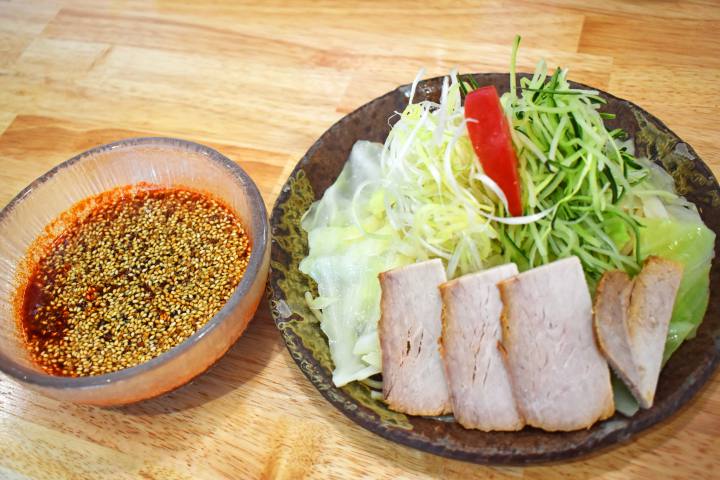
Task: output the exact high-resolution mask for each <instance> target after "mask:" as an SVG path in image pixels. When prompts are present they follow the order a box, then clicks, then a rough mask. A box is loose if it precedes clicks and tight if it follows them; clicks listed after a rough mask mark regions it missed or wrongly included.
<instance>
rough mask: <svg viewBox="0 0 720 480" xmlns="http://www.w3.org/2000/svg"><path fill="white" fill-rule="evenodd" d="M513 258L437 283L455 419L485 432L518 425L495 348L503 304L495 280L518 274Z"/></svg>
mask: <svg viewBox="0 0 720 480" xmlns="http://www.w3.org/2000/svg"><path fill="white" fill-rule="evenodd" d="M517 273H518V269H517V266H516V265H515V264H514V263H510V264H507V265H503V266H500V267H496V268H492V269H490V270H485V271H483V272H479V273H473V274H470V275H465V276H463V277H460V278H458V279H455V280H451V281H449V282H447V283H444V284H442V285H441V286H440V295H441V297H442V301H443V330H442V350H441V352H442V356H443V362H444V364H445V373H446V376H447V379H448V385H449V387H450V398H451V400H452V409H453V415H455V419H456V420H457V421H458V423H460V425H462V426H463V427H466V428H477V429H480V430H483V431H486V432H488V431H491V430H520V429H521V428H523V426H524V424H525V422H524V421H523V419H522V417H521V416H520V414H519V413H518V410H517V407H516V405H515V399H514V398H513V392H512V387H511V385H510V379H509V377H508V373H507V369H506V368H505V363H504V360H503V358H502V353H501V352H500V350H499V348H498V342H499V341H500V340H501V337H502V331H501V328H500V313H501V312H502V308H503V304H502V300H501V299H500V292H499V291H498V289H497V286H496V284H497V282H499V281H501V280H505V279H507V278H510V277H512V276H514V275H517Z"/></svg>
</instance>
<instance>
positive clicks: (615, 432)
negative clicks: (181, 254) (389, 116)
mask: <svg viewBox="0 0 720 480" xmlns="http://www.w3.org/2000/svg"><path fill="white" fill-rule="evenodd" d="M467 75H472V76H474V77H475V78H476V79H478V80H479V79H484V78H487V77H493V76H499V77H502V76H509V73H507V72H468V73H467ZM446 76H447V75H439V76H435V77H429V78H425V79H423V80H421V81H420V82H419V83H418V84H417V89H418V90H420V89H422V88H430V87H429V86H430V85H433V84H438V83H440V82H441V81H442V79H443V78H444V77H446ZM530 76H532V73H527V72H517V78H518V79H519V78H522V77H530ZM570 83H571V85H573V86H574V87H577V88H586V89H593V90H598V91H599V92H600V94H601V96H603V97H605V98H607V99H608V100H614V101H617V102H618V103H619V104H621V105H623V106H625V107H629V108H632V109H636V110H637V111H638V112H640V113H641V114H642V115H644V116H645V118H646V119H647V120H648V121H649V122H650V123H652V124H653V125H654V126H655V127H656V128H658V130H660V131H661V132H662V133H664V134H666V135H669V136H671V137H673V138H675V139H677V140H678V142H679V143H683V144H684V145H685V146H686V147H687V150H688V152H689V154H690V155H691V156H692V157H693V158H697V159H698V160H699V161H700V162H701V163H702V164H703V165H705V166H706V168H707V172H708V174H709V178H710V179H711V181H713V182H715V184H716V185H717V184H718V181H717V178H716V177H715V175H714V173H713V172H712V170H711V169H710V167H709V165H708V164H707V163H705V162H704V161H703V160H702V158H701V157H700V156H699V155H698V154H697V152H696V151H695V150H694V148H693V147H692V145H690V144H689V143H687V142H685V140H683V139H682V138H681V137H679V136H678V135H677V134H676V133H675V132H674V131H673V130H671V129H670V128H669V127H668V126H667V125H666V124H665V123H664V122H663V121H662V120H660V119H659V118H657V117H656V116H655V115H653V114H652V113H650V112H648V111H647V110H646V109H644V108H643V107H641V106H640V105H638V104H636V103H634V102H631V101H629V100H626V99H624V98H621V97H618V96H616V95H613V94H611V93H609V92H607V91H606V90H603V89H599V88H596V87H592V86H588V85H586V84H584V83H581V82H575V81H571V82H570ZM411 86H412V84H403V85H398V86H396V87H395V88H393V89H392V90H390V91H387V92H385V93H384V94H381V95H378V96H377V97H375V98H373V99H371V100H369V101H367V102H365V103H364V104H362V105H360V106H358V107H357V108H355V109H354V110H353V111H351V112H349V113H347V114H345V115H343V116H342V117H341V118H339V119H338V120H337V121H336V122H334V123H333V124H332V125H331V126H330V127H328V128H327V130H325V131H324V132H323V133H322V134H321V135H320V136H319V137H318V138H317V139H316V140H315V142H314V143H313V144H312V145H311V146H310V148H309V149H308V150H307V152H306V153H305V154H304V155H303V156H302V158H301V159H300V160H299V161H298V162H297V163H296V165H295V166H294V167H293V169H292V170H291V171H290V173H289V174H288V177H287V178H286V179H285V181H284V184H283V187H281V190H280V194H279V195H278V197H277V198H276V199H275V203H274V205H273V208H272V211H271V228H274V225H275V222H276V218H277V217H278V216H280V215H282V212H281V210H282V209H283V205H284V203H285V201H286V200H287V197H288V196H289V195H290V189H288V188H287V185H288V184H289V182H290V181H291V180H292V179H294V178H295V177H296V176H297V174H298V172H299V171H302V170H303V169H304V167H305V166H306V164H307V163H309V161H310V159H311V158H312V156H313V155H315V152H316V150H318V149H319V148H321V144H322V142H323V141H324V139H325V138H326V137H327V136H329V135H330V134H332V133H334V132H336V131H337V130H341V129H343V128H344V127H345V124H346V123H348V122H350V121H352V120H353V119H354V118H355V117H356V116H357V115H360V114H362V112H363V111H364V110H365V109H366V108H368V107H369V106H371V105H372V104H374V103H375V102H378V101H381V100H382V99H386V98H387V97H393V96H396V95H398V94H399V95H402V96H403V97H404V98H406V99H407V98H408V97H409V92H410V90H411ZM718 240H720V235H719V236H718V239H717V240H716V242H717V241H718ZM275 243H276V242H275V239H273V244H275ZM271 255H272V252H271ZM277 276H278V273H277V272H276V269H275V268H273V266H272V261H271V264H270V272H269V277H268V291H269V295H268V296H269V298H270V301H271V302H272V301H276V300H277V299H279V298H282V296H283V293H282V292H281V291H280V290H279V288H277V287H276V283H275V281H274V279H275V278H276V277H277ZM271 307H272V305H271ZM270 313H271V315H272V317H273V321H274V323H275V325H276V327H277V328H278V330H279V331H280V334H281V338H282V339H283V342H284V343H285V346H286V348H287V349H288V351H289V352H290V356H291V357H292V358H293V360H294V361H295V363H296V365H297V366H298V368H299V369H300V371H302V372H303V374H304V375H305V377H306V378H307V379H308V380H309V381H310V383H311V384H312V385H313V386H314V387H315V388H316V389H317V390H318V391H319V392H320V394H321V395H322V396H323V397H324V398H325V399H326V400H327V401H328V402H329V403H330V404H331V405H332V406H333V407H335V408H336V409H337V410H339V411H340V412H341V413H342V414H343V415H345V416H346V417H347V418H349V419H350V420H352V421H353V422H354V423H356V424H357V425H359V426H360V427H362V428H364V429H366V430H368V431H370V432H372V433H374V434H376V435H378V436H380V437H382V438H384V439H386V440H388V441H390V442H393V443H395V444H399V445H404V446H407V447H410V448H413V449H416V450H419V451H422V452H425V453H431V454H434V455H438V456H441V457H445V458H451V459H455V460H460V461H465V462H470V463H475V464H481V465H509V466H528V465H542V464H545V465H547V464H553V463H556V462H561V461H574V460H578V459H583V458H586V457H588V456H590V455H593V454H596V453H602V452H604V451H606V450H607V449H609V448H612V447H614V446H618V445H622V444H624V443H626V442H627V441H629V440H630V439H633V438H635V436H637V435H639V434H640V433H641V432H645V431H646V430H648V429H649V428H651V427H653V426H655V425H658V424H661V423H662V422H663V421H665V420H666V419H667V418H668V417H670V416H672V415H673V414H675V413H676V412H677V411H678V410H679V409H681V408H682V407H683V406H684V405H685V404H686V403H688V402H689V401H690V400H692V399H693V398H694V397H696V395H697V394H698V392H699V391H700V390H701V389H702V388H703V387H704V386H705V385H706V384H707V383H708V380H709V378H710V376H711V375H712V374H713V373H714V372H715V370H716V369H717V367H718V365H720V343H719V344H716V348H715V350H714V351H713V352H711V353H708V354H707V355H706V359H707V362H706V363H705V364H703V365H701V366H699V367H698V368H697V369H696V370H695V371H694V372H693V375H692V378H691V379H689V380H688V381H690V380H691V383H690V385H688V386H686V387H685V388H684V389H679V390H677V391H675V392H673V393H672V395H671V396H670V397H669V399H668V401H667V402H666V403H665V404H663V405H662V406H654V407H653V408H654V409H655V412H656V416H655V417H652V418H645V419H643V420H642V421H638V422H636V423H634V424H632V425H629V426H625V427H623V428H620V429H612V430H609V431H608V432H607V433H606V434H605V435H604V436H603V437H601V438H599V439H591V440H589V441H588V442H586V443H583V444H576V445H573V446H569V447H567V446H566V447H561V448H558V449H556V450H551V451H547V452H543V453H522V454H517V453H508V452H489V451H476V452H469V451H465V450H463V449H462V448H458V447H454V446H445V447H439V446H437V445H435V444H433V443H432V441H428V440H427V439H425V438H421V437H416V436H412V435H407V436H404V435H398V433H397V432H398V430H399V429H395V428H392V427H388V426H386V425H385V424H383V422H381V421H377V420H375V419H374V418H373V419H370V418H369V417H366V416H363V415H362V414H361V413H360V409H357V408H355V409H351V408H347V407H346V406H345V404H344V403H343V399H344V398H350V399H352V402H353V403H355V404H356V405H357V401H356V400H355V399H354V398H353V397H351V396H350V395H349V394H347V393H345V391H344V389H343V388H342V387H336V386H335V385H334V384H332V381H331V380H330V384H329V386H328V385H324V384H322V382H321V381H320V380H318V377H317V376H316V374H323V370H324V367H323V366H321V365H320V363H319V362H317V359H316V358H315V356H314V354H313V352H312V351H311V350H310V349H309V348H308V347H306V346H305V344H304V343H303V339H302V338H301V337H300V336H299V335H298V334H297V333H296V332H294V331H292V330H291V329H286V328H283V327H282V325H283V324H285V323H286V322H289V321H291V320H293V319H295V318H297V317H298V314H297V313H294V312H293V314H291V315H290V316H286V315H284V314H282V313H280V312H279V311H277V310H276V309H274V308H271V309H270ZM705 315H707V311H706V313H705ZM688 340H689V339H688ZM293 347H296V348H297V349H298V352H299V353H298V352H295V353H294V352H293V350H292V348H293ZM313 362H314V363H313ZM326 376H327V375H326ZM608 421H611V419H607V420H605V421H604V422H608ZM601 424H602V422H597V423H596V424H595V425H593V428H594V427H597V425H601ZM477 432H480V431H479V430H478V431H477ZM513 433H516V432H513Z"/></svg>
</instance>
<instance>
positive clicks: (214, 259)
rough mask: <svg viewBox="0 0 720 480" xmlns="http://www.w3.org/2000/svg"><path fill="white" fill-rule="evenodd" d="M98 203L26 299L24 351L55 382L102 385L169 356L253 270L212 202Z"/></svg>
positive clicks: (50, 258) (226, 215)
mask: <svg viewBox="0 0 720 480" xmlns="http://www.w3.org/2000/svg"><path fill="white" fill-rule="evenodd" d="M102 197H103V199H104V200H103V202H100V203H98V205H97V206H96V207H95V208H94V209H93V210H92V211H91V212H90V213H89V214H88V215H87V217H86V218H84V219H83V220H82V221H78V222H76V223H75V224H73V225H71V226H70V227H69V228H68V229H67V230H66V231H64V232H63V233H62V234H61V236H60V237H59V238H58V239H57V240H56V241H55V242H54V243H53V246H52V248H51V249H50V250H49V251H48V252H47V254H46V255H45V256H44V257H43V258H41V259H40V261H39V262H38V263H37V265H36V268H35V271H34V273H33V275H32V276H31V277H30V279H29V281H28V285H31V284H32V285H33V289H30V288H26V289H25V292H26V294H25V302H24V309H23V311H24V317H23V319H22V323H23V330H24V333H25V338H26V341H27V344H28V349H29V351H30V353H31V355H32V356H33V358H34V360H35V361H36V362H37V363H38V364H39V365H40V366H41V367H42V368H43V369H45V370H46V371H48V372H49V373H52V374H54V375H62V376H87V375H101V374H104V373H110V372H113V371H117V370H121V369H123V368H128V367H132V366H135V365H138V364H140V363H142V362H145V361H147V360H149V359H151V358H154V357H156V356H158V355H160V354H161V353H163V352H166V351H168V350H170V349H171V348H173V347H175V346H176V345H178V344H179V343H181V342H182V341H183V340H185V339H186V338H188V337H189V336H191V335H192V334H193V333H195V332H196V331H197V330H198V329H199V328H201V327H202V326H203V325H204V324H206V323H207V321H208V320H209V319H210V318H212V316H213V315H215V314H216V313H217V312H218V311H219V310H220V309H221V308H222V306H223V305H224V304H225V302H226V301H227V300H228V298H229V297H230V295H231V294H232V292H233V291H234V289H235V287H236V286H237V285H238V283H239V282H240V279H241V278H242V276H243V274H244V273H245V270H246V268H247V264H248V260H249V256H250V251H251V247H250V244H249V239H248V237H247V235H246V234H245V231H244V229H243V227H242V224H241V222H240V220H239V219H238V218H237V216H236V215H235V214H234V213H233V212H232V211H231V210H230V209H229V208H228V207H226V206H225V205H223V204H222V203H220V202H218V201H216V200H214V199H212V198H210V197H209V196H208V195H205V194H200V193H197V192H194V191H191V190H187V189H183V188H178V187H173V188H163V187H158V186H150V185H148V186H145V187H143V188H137V189H134V190H132V191H131V194H128V191H127V189H124V190H123V193H122V194H121V195H115V196H112V195H110V196H108V195H107V192H106V194H103V196H102ZM98 198H99V197H98ZM30 292H32V295H30Z"/></svg>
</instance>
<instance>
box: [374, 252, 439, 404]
mask: <svg viewBox="0 0 720 480" xmlns="http://www.w3.org/2000/svg"><path fill="white" fill-rule="evenodd" d="M379 278H380V286H381V287H382V296H381V301H380V308H381V315H380V323H379V325H378V332H379V335H380V347H381V350H382V373H383V396H384V398H385V402H386V403H387V404H388V406H389V407H390V408H391V409H393V410H395V411H398V412H403V413H407V414H411V415H440V414H444V413H449V412H450V411H451V405H450V396H449V394H448V387H447V382H446V380H445V371H444V369H443V364H442V360H441V358H440V342H439V339H440V332H441V311H442V302H441V299H440V291H439V290H438V286H439V285H440V284H441V283H444V282H445V280H446V277H445V269H444V268H443V265H442V262H441V261H440V260H437V259H435V260H429V261H426V262H420V263H415V264H413V265H409V266H406V267H401V268H397V269H395V270H391V271H388V272H384V273H381V274H380V277H379Z"/></svg>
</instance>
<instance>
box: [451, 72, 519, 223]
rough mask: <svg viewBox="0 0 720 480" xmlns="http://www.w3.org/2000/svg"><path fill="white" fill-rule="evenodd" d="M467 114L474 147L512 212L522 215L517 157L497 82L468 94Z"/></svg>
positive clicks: (511, 213) (509, 210)
mask: <svg viewBox="0 0 720 480" xmlns="http://www.w3.org/2000/svg"><path fill="white" fill-rule="evenodd" d="M465 118H466V119H467V130H468V135H469V136H470V140H471V141H472V145H473V149H474V150H475V153H476V154H477V156H478V159H479V160H480V164H481V165H482V168H483V170H484V171H485V173H486V174H487V176H488V177H490V178H491V179H492V180H494V181H495V183H497V184H498V186H499V187H500V189H501V190H502V192H503V194H504V200H505V202H503V203H506V204H507V210H508V212H509V213H510V215H513V216H519V215H522V210H523V207H522V200H521V199H520V183H519V180H518V171H517V157H516V156H515V150H514V149H513V145H512V139H511V137H510V128H509V127H508V122H507V119H506V118H505V113H504V112H503V110H502V106H501V105H500V97H499V96H498V93H497V90H496V89H495V87H494V86H492V85H488V86H486V87H481V88H478V89H476V90H473V91H472V92H470V93H468V94H467V95H466V96H465Z"/></svg>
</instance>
